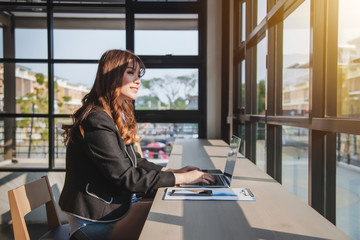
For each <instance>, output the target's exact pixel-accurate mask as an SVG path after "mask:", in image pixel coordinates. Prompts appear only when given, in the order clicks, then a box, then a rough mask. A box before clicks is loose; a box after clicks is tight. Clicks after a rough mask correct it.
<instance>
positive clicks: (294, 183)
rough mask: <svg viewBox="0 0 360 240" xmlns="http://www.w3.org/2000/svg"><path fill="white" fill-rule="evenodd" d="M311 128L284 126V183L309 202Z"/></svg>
mask: <svg viewBox="0 0 360 240" xmlns="http://www.w3.org/2000/svg"><path fill="white" fill-rule="evenodd" d="M308 141H309V130H308V129H306V128H298V127H289V126H283V127H282V171H281V172H282V178H281V179H282V184H283V185H284V186H285V187H286V188H287V189H288V190H289V191H291V192H292V193H294V194H295V195H296V196H298V197H299V198H300V199H301V200H302V201H304V202H305V203H307V202H308V184H309V183H308V168H309V159H308V152H309V149H308Z"/></svg>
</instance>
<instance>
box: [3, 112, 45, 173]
mask: <svg viewBox="0 0 360 240" xmlns="http://www.w3.org/2000/svg"><path fill="white" fill-rule="evenodd" d="M48 127H49V124H48V119H47V118H17V119H15V118H2V119H1V120H0V145H1V148H0V162H1V167H14V168H25V167H34V168H35V167H36V168H47V167H48V162H49V160H48V159H49V146H48V139H49V129H48ZM5 143H10V144H6V145H5Z"/></svg>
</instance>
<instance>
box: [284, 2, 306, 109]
mask: <svg viewBox="0 0 360 240" xmlns="http://www.w3.org/2000/svg"><path fill="white" fill-rule="evenodd" d="M283 27H284V31H283V71H282V74H283V78H282V80H283V82H282V114H283V115H288V116H295V115H297V116H308V115H309V77H310V68H309V66H310V65H309V62H310V41H309V39H310V0H307V1H305V2H304V3H302V4H301V5H300V6H299V7H298V8H297V9H296V10H295V11H294V12H293V13H291V15H290V16H289V17H287V18H286V19H285V20H284V22H283Z"/></svg>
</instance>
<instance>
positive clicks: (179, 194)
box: [163, 187, 256, 201]
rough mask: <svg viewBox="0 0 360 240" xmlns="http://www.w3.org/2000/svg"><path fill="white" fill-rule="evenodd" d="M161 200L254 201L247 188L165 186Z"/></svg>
mask: <svg viewBox="0 0 360 240" xmlns="http://www.w3.org/2000/svg"><path fill="white" fill-rule="evenodd" d="M163 200H195V201H255V200H256V199H255V197H254V194H253V193H252V192H251V190H250V189H249V188H176V187H173V188H167V189H166V191H165V194H164V197H163Z"/></svg>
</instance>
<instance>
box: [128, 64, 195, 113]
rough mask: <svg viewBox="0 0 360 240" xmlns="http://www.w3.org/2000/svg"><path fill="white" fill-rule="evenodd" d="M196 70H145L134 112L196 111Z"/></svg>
mask: <svg viewBox="0 0 360 240" xmlns="http://www.w3.org/2000/svg"><path fill="white" fill-rule="evenodd" d="M198 85H199V77H198V69H184V68H181V69H154V68H148V69H146V73H145V75H144V77H143V78H142V80H141V87H140V90H139V93H138V96H137V99H136V101H135V109H136V110H198V109H199V104H198V98H199V90H198V89H199V88H198Z"/></svg>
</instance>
